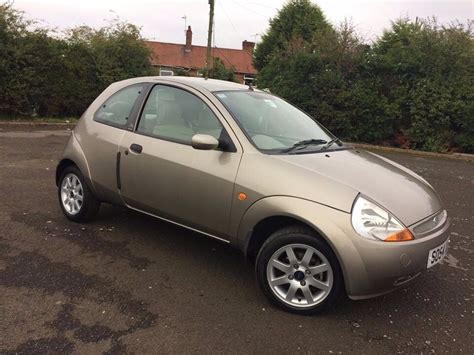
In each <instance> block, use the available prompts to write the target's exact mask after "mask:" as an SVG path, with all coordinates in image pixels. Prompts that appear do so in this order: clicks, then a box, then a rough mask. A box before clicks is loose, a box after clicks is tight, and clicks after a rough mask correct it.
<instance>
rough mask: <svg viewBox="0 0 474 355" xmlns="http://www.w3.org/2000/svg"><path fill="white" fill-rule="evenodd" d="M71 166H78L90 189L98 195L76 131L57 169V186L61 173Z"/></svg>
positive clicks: (72, 134)
mask: <svg viewBox="0 0 474 355" xmlns="http://www.w3.org/2000/svg"><path fill="white" fill-rule="evenodd" d="M76 128H77V127H76ZM71 165H74V166H76V167H77V168H78V169H79V170H80V172H81V173H82V175H83V176H84V178H85V179H86V182H87V184H88V186H89V188H90V189H91V190H92V191H93V192H94V193H96V192H97V191H96V189H95V186H94V183H93V180H92V177H91V172H90V169H89V164H88V162H87V159H86V156H85V154H84V151H83V150H82V147H81V145H80V144H79V141H78V139H77V137H76V134H75V133H74V131H72V133H71V136H70V138H69V141H68V142H67V145H66V148H64V152H63V154H62V158H61V160H60V161H59V163H58V165H57V167H56V185H58V184H59V179H60V178H61V173H62V172H63V171H64V169H66V168H67V167H68V166H71Z"/></svg>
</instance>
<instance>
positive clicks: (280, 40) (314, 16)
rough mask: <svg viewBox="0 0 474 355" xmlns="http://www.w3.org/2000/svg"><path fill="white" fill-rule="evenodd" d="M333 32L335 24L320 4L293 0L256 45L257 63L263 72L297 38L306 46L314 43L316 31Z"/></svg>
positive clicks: (257, 67)
mask: <svg viewBox="0 0 474 355" xmlns="http://www.w3.org/2000/svg"><path fill="white" fill-rule="evenodd" d="M331 32H333V29H332V26H331V25H330V24H329V22H328V21H327V20H326V18H325V16H324V14H323V12H322V11H321V9H320V8H319V7H318V6H317V5H314V4H312V3H311V2H310V1H309V0H291V1H290V2H289V3H288V4H286V5H285V6H284V7H283V8H282V9H281V10H280V11H279V12H278V14H277V16H276V17H275V18H274V19H272V20H270V28H269V30H268V31H267V32H266V33H265V34H264V35H263V36H262V41H261V42H260V43H259V44H258V46H257V48H255V52H254V66H255V68H256V69H257V70H259V71H260V70H262V69H263V68H264V67H265V66H266V65H268V64H269V63H270V61H271V60H272V59H273V58H274V57H275V56H278V55H279V54H280V53H281V52H282V51H283V52H284V51H285V50H287V49H288V48H289V47H290V46H291V45H292V44H293V43H294V42H295V41H297V42H299V44H300V46H301V47H305V46H306V45H307V44H311V43H313V38H314V36H315V35H316V34H318V33H331ZM307 49H308V50H310V49H311V48H309V47H308V48H307Z"/></svg>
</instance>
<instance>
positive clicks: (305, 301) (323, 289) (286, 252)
mask: <svg viewBox="0 0 474 355" xmlns="http://www.w3.org/2000/svg"><path fill="white" fill-rule="evenodd" d="M333 280H334V276H333V270H332V268H331V264H330V263H329V261H328V259H327V258H326V257H325V256H324V255H323V254H322V253H321V252H320V251H318V250H317V249H315V248H314V247H312V246H309V245H306V244H288V245H285V246H283V247H282V248H280V249H278V250H277V251H276V252H275V253H273V255H272V256H271V257H270V260H269V261H268V264H267V281H268V284H269V286H270V289H271V290H272V292H273V293H274V294H275V295H276V296H277V297H278V298H279V299H280V300H281V301H283V302H284V303H286V304H288V305H290V306H293V307H298V308H309V307H313V306H315V305H317V304H319V303H321V302H322V301H324V299H325V298H326V297H327V296H328V295H329V293H330V292H331V289H332V287H333Z"/></svg>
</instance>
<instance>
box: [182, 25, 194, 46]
mask: <svg viewBox="0 0 474 355" xmlns="http://www.w3.org/2000/svg"><path fill="white" fill-rule="evenodd" d="M192 41H193V31H191V26H188V29H187V30H186V46H185V47H184V51H185V52H191V43H192Z"/></svg>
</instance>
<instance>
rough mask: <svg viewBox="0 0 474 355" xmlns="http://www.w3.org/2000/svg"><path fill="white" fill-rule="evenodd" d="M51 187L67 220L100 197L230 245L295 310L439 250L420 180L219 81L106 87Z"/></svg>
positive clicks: (390, 279)
mask: <svg viewBox="0 0 474 355" xmlns="http://www.w3.org/2000/svg"><path fill="white" fill-rule="evenodd" d="M56 183H57V186H58V197H59V203H60V206H61V208H62V210H63V212H64V214H65V215H66V217H68V218H69V219H71V220H73V221H76V222H84V221H87V220H90V219H91V218H93V217H94V215H95V214H96V213H97V212H98V210H99V205H100V204H101V203H102V202H105V203H111V204H114V205H120V206H126V207H128V208H130V209H133V210H136V211H140V212H143V213H146V214H148V215H151V216H154V217H157V218H160V219H163V220H165V221H168V222H171V223H174V224H177V225H179V226H181V227H185V228H189V229H191V230H194V231H196V232H199V233H202V234H204V235H207V236H209V237H213V238H216V239H219V240H221V241H223V242H226V243H230V244H232V245H233V246H235V247H236V248H238V249H240V250H242V251H243V253H244V254H245V255H246V256H247V257H248V259H249V260H250V261H251V262H252V263H254V264H255V272H256V276H257V279H258V282H259V284H260V287H261V289H262V291H263V292H264V293H265V295H266V296H267V297H268V298H269V300H270V301H271V302H272V303H274V304H275V305H276V306H279V307H281V308H283V309H285V310H288V311H291V312H295V313H301V314H310V313H315V312H318V311H321V310H324V309H327V308H328V307H330V306H331V305H333V304H334V303H335V301H336V300H337V299H338V297H339V296H340V295H341V294H343V293H346V294H347V295H348V296H349V297H350V298H352V299H363V298H368V297H373V296H377V295H381V294H384V293H387V292H390V291H392V290H394V289H396V288H397V287H400V286H401V285H404V284H405V283H407V282H409V281H411V280H412V279H414V278H415V277H416V276H418V275H419V274H420V272H422V271H424V270H426V269H428V268H430V267H432V266H433V265H435V264H437V263H439V262H440V261H441V260H442V258H443V257H444V256H445V255H446V252H447V245H448V234H447V229H448V224H449V223H448V218H447V214H446V211H445V210H444V209H443V206H442V204H441V202H440V199H439V198H438V196H437V194H436V193H435V191H434V190H433V188H432V186H431V185H430V184H429V183H428V182H426V181H425V180H424V179H423V178H421V177H420V176H418V175H416V174H415V173H413V172H412V171H410V170H408V169H406V168H404V167H403V166H401V165H399V164H396V163H394V162H392V161H390V160H388V159H385V158H383V157H380V156H378V155H376V154H373V153H369V152H365V151H362V150H358V149H355V148H354V147H352V146H350V145H348V144H345V143H343V142H341V141H340V140H338V139H337V138H336V137H335V136H334V135H332V134H331V133H330V132H328V131H327V130H326V129H325V128H324V127H322V126H321V125H320V124H319V123H317V122H316V121H315V120H314V119H312V118H311V117H309V116H308V115H307V114H305V113H304V112H302V111H300V110H299V109H297V108H295V107H294V106H292V105H290V104H289V103H287V102H285V101H284V100H282V99H280V98H278V97H276V96H273V95H271V94H268V93H266V92H263V91H260V90H257V89H254V88H252V87H248V86H244V85H239V84H235V83H230V82H224V81H218V80H205V79H203V78H184V77H144V78H135V79H130V80H125V81H121V82H118V83H115V84H112V85H111V86H110V87H109V88H107V89H106V90H105V91H104V92H103V93H102V94H101V95H100V96H99V97H98V98H97V99H96V100H95V101H94V102H93V103H92V105H91V106H90V107H89V108H88V109H87V111H86V112H85V113H84V115H83V116H82V118H81V119H80V121H79V123H78V124H77V126H76V127H75V129H74V131H73V132H72V135H71V137H70V139H69V142H68V144H67V146H66V148H65V150H64V153H63V156H62V160H61V161H60V162H59V165H58V167H57V172H56Z"/></svg>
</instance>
